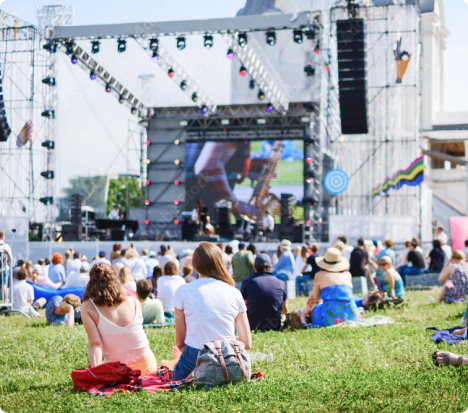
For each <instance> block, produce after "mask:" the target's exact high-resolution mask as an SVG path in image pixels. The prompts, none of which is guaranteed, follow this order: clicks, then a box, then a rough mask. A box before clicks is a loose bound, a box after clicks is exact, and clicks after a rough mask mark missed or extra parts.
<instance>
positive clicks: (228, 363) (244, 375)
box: [192, 340, 251, 389]
mask: <svg viewBox="0 0 468 413" xmlns="http://www.w3.org/2000/svg"><path fill="white" fill-rule="evenodd" d="M250 373H251V368H250V355H249V353H248V352H247V351H246V350H245V346H244V343H241V342H239V341H236V340H231V341H229V340H222V341H212V342H210V343H206V344H205V345H204V346H203V348H202V349H200V351H199V352H198V359H197V365H196V367H195V370H193V373H192V374H193V378H194V380H195V384H200V385H203V386H205V388H206V389H209V388H211V387H215V386H222V385H225V384H227V383H238V382H240V381H244V380H247V381H248V380H250Z"/></svg>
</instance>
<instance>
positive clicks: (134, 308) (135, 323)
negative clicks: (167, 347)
mask: <svg viewBox="0 0 468 413" xmlns="http://www.w3.org/2000/svg"><path fill="white" fill-rule="evenodd" d="M89 276H90V279H89V283H88V285H87V286H86V290H85V292H84V294H83V304H82V306H81V317H82V319H83V324H84V327H85V329H86V333H87V334H88V357H89V367H95V366H98V365H99V364H101V363H108V362H113V361H120V362H121V363H124V364H126V365H128V366H129V367H130V368H132V369H133V370H140V371H141V375H142V376H147V375H148V374H151V373H153V372H155V371H156V369H157V364H156V359H155V357H154V354H153V352H152V351H151V349H150V347H149V342H148V338H147V337H146V334H145V331H144V330H143V316H142V312H141V305H140V303H139V302H138V300H137V299H136V298H134V297H127V296H126V295H125V292H124V291H123V287H122V284H121V282H120V279H119V278H118V277H117V275H116V274H115V273H114V270H113V269H112V267H111V266H110V265H107V264H103V263H100V264H96V265H94V266H93V268H92V269H91V272H90V274H89Z"/></svg>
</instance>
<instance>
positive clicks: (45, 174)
mask: <svg viewBox="0 0 468 413" xmlns="http://www.w3.org/2000/svg"><path fill="white" fill-rule="evenodd" d="M41 176H43V177H44V178H45V179H54V171H44V172H41Z"/></svg>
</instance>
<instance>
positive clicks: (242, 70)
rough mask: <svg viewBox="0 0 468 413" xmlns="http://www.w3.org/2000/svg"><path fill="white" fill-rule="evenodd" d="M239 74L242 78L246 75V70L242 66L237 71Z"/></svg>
mask: <svg viewBox="0 0 468 413" xmlns="http://www.w3.org/2000/svg"><path fill="white" fill-rule="evenodd" d="M239 74H240V75H241V76H242V77H244V76H245V75H246V74H247V69H246V68H245V67H244V66H241V67H240V69H239Z"/></svg>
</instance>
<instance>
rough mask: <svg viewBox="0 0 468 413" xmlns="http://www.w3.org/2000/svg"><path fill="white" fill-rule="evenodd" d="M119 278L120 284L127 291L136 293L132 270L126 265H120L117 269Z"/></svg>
mask: <svg viewBox="0 0 468 413" xmlns="http://www.w3.org/2000/svg"><path fill="white" fill-rule="evenodd" d="M119 278H120V282H121V283H122V286H123V287H124V288H125V289H126V290H129V291H132V292H134V293H136V290H137V287H136V282H135V279H134V278H133V277H132V272H131V271H130V268H128V267H122V268H121V269H120V271H119Z"/></svg>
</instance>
